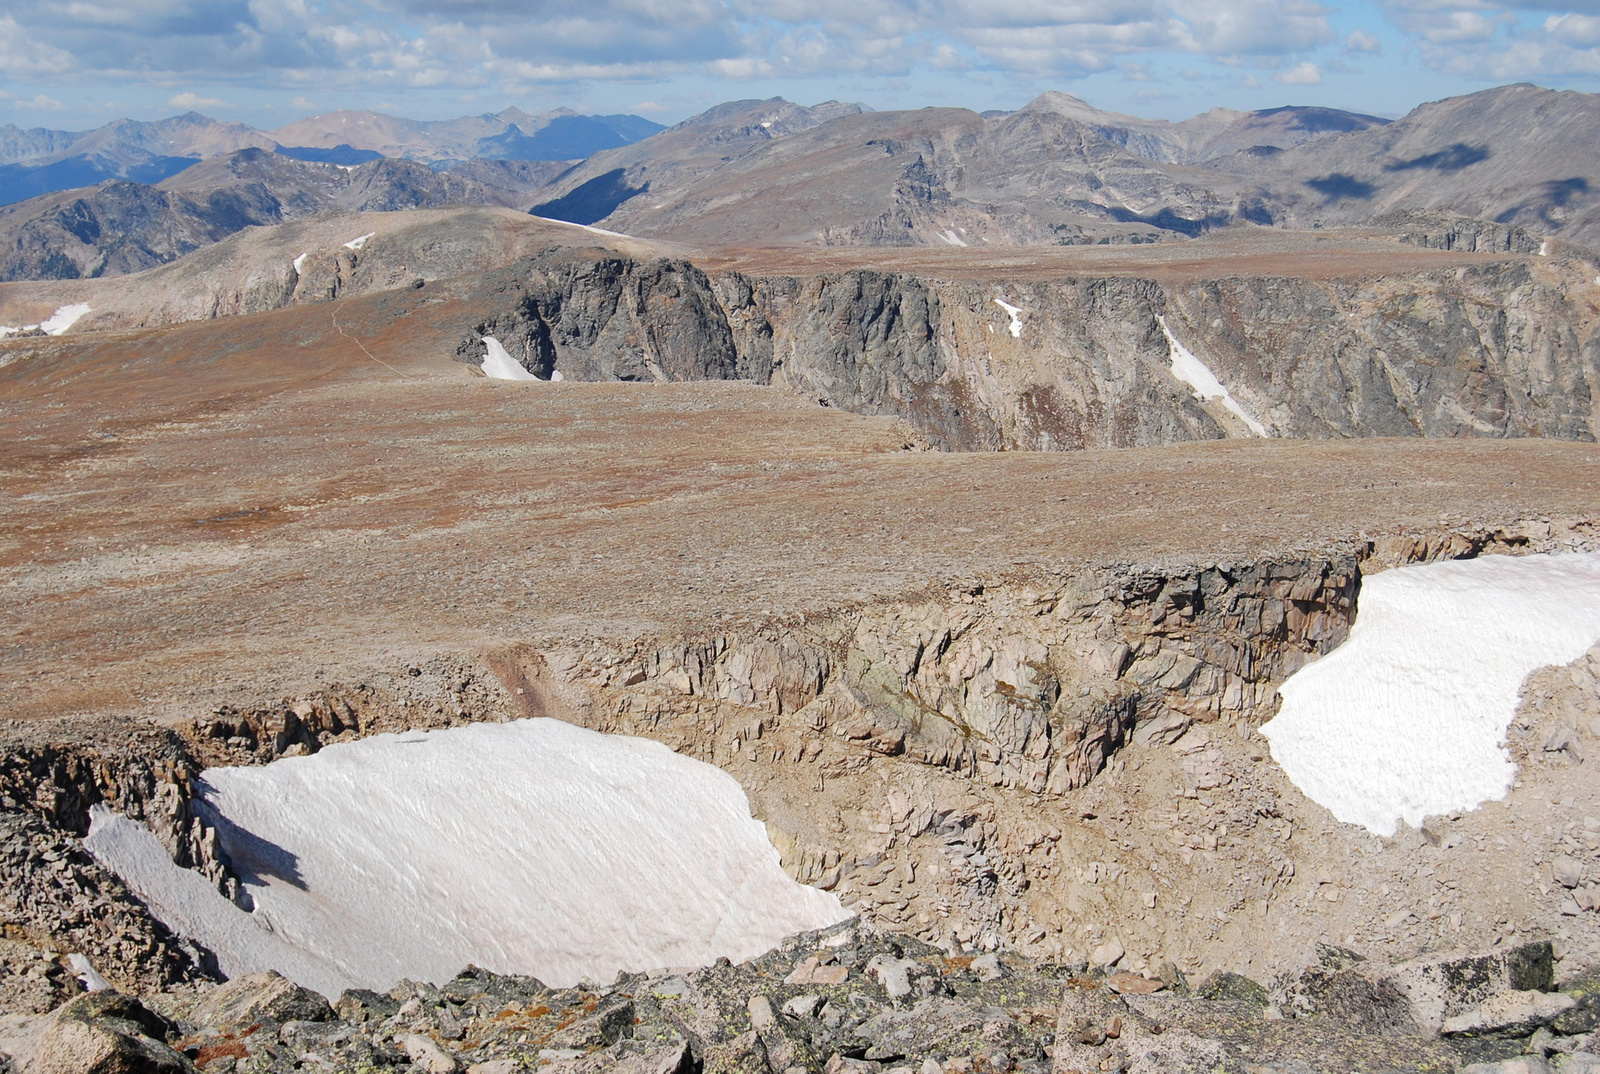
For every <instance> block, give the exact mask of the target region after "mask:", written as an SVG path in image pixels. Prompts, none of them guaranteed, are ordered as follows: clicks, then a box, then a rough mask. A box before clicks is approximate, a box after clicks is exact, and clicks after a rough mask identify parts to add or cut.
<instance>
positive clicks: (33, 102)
mask: <svg viewBox="0 0 1600 1074" xmlns="http://www.w3.org/2000/svg"><path fill="white" fill-rule="evenodd" d="M0 101H5V102H7V103H9V104H10V105H11V107H13V108H31V109H34V110H35V111H41V112H60V111H63V110H64V109H65V108H66V107H67V106H66V105H64V104H62V103H61V102H60V101H58V100H56V99H55V98H54V97H47V96H45V95H44V94H42V93H40V94H38V95H36V96H34V97H19V96H18V95H17V94H15V93H9V92H7V91H6V90H0Z"/></svg>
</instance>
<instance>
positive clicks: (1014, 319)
mask: <svg viewBox="0 0 1600 1074" xmlns="http://www.w3.org/2000/svg"><path fill="white" fill-rule="evenodd" d="M994 304H995V305H996V306H999V307H1000V308H1001V309H1003V310H1005V311H1006V316H1007V317H1010V318H1011V324H1010V325H1009V326H1008V327H1007V331H1009V332H1010V333H1011V338H1012V339H1021V338H1022V307H1021V306H1013V305H1012V304H1011V303H1009V302H1007V301H1006V300H1005V299H1003V298H997V299H995V300H994Z"/></svg>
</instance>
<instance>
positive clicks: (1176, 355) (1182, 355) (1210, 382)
mask: <svg viewBox="0 0 1600 1074" xmlns="http://www.w3.org/2000/svg"><path fill="white" fill-rule="evenodd" d="M1156 322H1157V323H1158V324H1160V325H1161V331H1162V333H1163V334H1164V335H1165V336H1166V337H1167V349H1168V354H1169V359H1170V361H1171V362H1172V375H1173V376H1175V377H1177V378H1178V379H1179V380H1181V381H1183V382H1184V383H1185V384H1187V385H1188V386H1189V387H1190V389H1191V390H1193V392H1194V394H1195V398H1197V399H1200V400H1202V401H1203V402H1208V403H1215V402H1221V403H1222V405H1223V407H1224V408H1225V409H1226V410H1227V411H1228V412H1229V413H1231V414H1233V415H1235V416H1236V417H1238V418H1239V420H1241V421H1243V422H1244V423H1245V424H1246V425H1248V426H1249V427H1250V431H1251V432H1252V433H1255V434H1256V435H1257V436H1263V437H1264V436H1270V435H1271V434H1270V433H1268V432H1267V430H1266V427H1265V426H1264V425H1262V424H1261V423H1260V422H1259V421H1257V420H1256V419H1255V418H1253V417H1251V416H1250V414H1249V413H1247V412H1246V411H1245V409H1244V407H1242V406H1240V405H1239V401H1238V400H1237V399H1235V398H1234V397H1233V393H1231V392H1229V391H1228V389H1227V388H1226V387H1225V386H1224V385H1223V383H1222V381H1220V380H1218V379H1217V375H1216V374H1215V373H1213V372H1211V367H1210V366H1208V365H1206V364H1205V363H1204V362H1202V361H1201V360H1200V359H1198V358H1196V357H1195V356H1194V353H1193V352H1191V351H1190V350H1189V348H1188V347H1185V346H1184V345H1183V344H1182V343H1179V342H1178V337H1176V336H1174V335H1173V334H1172V329H1170V328H1168V327H1167V319H1166V318H1165V317H1157V318H1156Z"/></svg>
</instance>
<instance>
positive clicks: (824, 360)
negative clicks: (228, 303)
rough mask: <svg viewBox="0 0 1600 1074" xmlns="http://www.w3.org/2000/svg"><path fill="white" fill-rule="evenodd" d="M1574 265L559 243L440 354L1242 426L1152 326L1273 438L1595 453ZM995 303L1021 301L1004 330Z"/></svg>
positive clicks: (1122, 430)
mask: <svg viewBox="0 0 1600 1074" xmlns="http://www.w3.org/2000/svg"><path fill="white" fill-rule="evenodd" d="M1582 271H1583V269H1582V268H1581V267H1579V266H1577V265H1572V266H1570V267H1566V268H1561V269H1560V270H1559V272H1558V275H1557V276H1556V277H1552V276H1551V275H1550V273H1548V272H1544V271H1540V272H1535V271H1534V270H1533V269H1532V268H1531V267H1530V266H1528V265H1527V264H1525V263H1519V262H1496V263H1492V264H1485V265H1483V266H1480V267H1474V268H1471V269H1466V270H1462V271H1454V270H1452V271H1449V272H1442V271H1441V272H1430V273H1421V274H1417V275H1403V276H1396V277H1381V278H1377V279H1356V280H1349V279H1336V280H1307V279H1303V278H1288V277H1271V276H1228V277H1225V278H1220V279H1217V280H1213V281H1205V282H1196V283H1188V284H1166V285H1164V284H1160V283H1157V282H1155V281H1152V280H1140V279H1131V278H1126V277H1120V276H1113V277H1105V278H1089V279H1081V278H1080V279H1065V280H1060V281H1056V282H1052V283H1049V284H1041V283H1035V284H1021V285H1017V284H1013V285H996V286H990V287H985V286H980V285H976V284H971V283H963V282H955V281H945V280H934V279H929V278H925V277H920V276H909V275H904V274H896V273H881V272H869V271H853V272H844V273H839V274H822V275H816V276H810V277H787V276H781V277H762V278H752V277H748V276H745V275H742V274H740V273H736V272H729V273H726V274H723V275H718V276H708V275H707V274H706V273H704V272H703V271H701V270H700V269H699V268H697V267H695V266H694V265H692V264H690V263H688V262H684V261H671V260H659V261H651V262H643V263H641V262H637V261H633V260H631V259H628V258H623V257H618V256H615V255H608V254H603V253H600V252H595V251H582V250H556V251H551V252H549V253H547V254H545V255H542V256H540V257H537V258H534V259H532V260H530V261H528V262H524V263H522V264H519V265H517V266H513V267H512V268H511V269H508V270H505V272H503V273H501V274H499V277H500V279H502V280H503V283H502V284H501V285H500V286H501V289H502V290H504V292H505V293H507V294H508V295H509V296H511V297H510V299H509V301H507V302H506V303H505V304H504V305H502V306H501V307H500V308H498V309H490V310H485V311H484V317H483V320H481V321H480V322H479V323H477V324H476V325H474V326H473V329H472V331H471V332H470V333H469V334H468V335H467V336H466V337H465V338H464V339H463V341H462V343H461V345H460V347H459V348H458V354H459V355H460V356H461V357H463V358H464V359H466V360H469V361H471V360H477V359H480V358H481V356H482V354H483V353H484V352H483V344H482V343H481V342H480V341H479V336H480V335H483V334H493V335H495V336H497V338H499V339H500V340H501V342H502V343H504V344H505V345H506V346H507V348H508V350H509V351H510V352H511V354H512V355H513V356H514V357H516V358H517V359H518V360H519V361H521V362H522V363H523V364H524V365H525V366H526V367H527V368H528V369H530V370H531V371H533V372H534V373H535V374H536V375H538V376H541V377H546V378H547V377H549V376H550V375H551V374H552V372H554V371H558V370H559V371H560V372H561V374H562V376H563V377H565V378H566V379H569V380H697V379H727V378H732V379H744V380H754V381H756V382H758V383H771V384H774V385H779V386H783V387H787V388H790V389H793V390H798V391H802V392H805V393H807V394H812V395H815V396H816V398H817V399H818V401H819V402H823V403H825V404H827V405H830V406H837V407H841V408H844V409H848V410H852V411H856V412H858V413H865V414H878V415H892V416H895V417H899V418H903V419H905V420H906V421H907V422H908V423H909V424H911V425H912V426H913V427H914V428H915V429H916V430H917V431H918V433H920V434H921V435H922V436H923V437H924V438H926V440H927V441H928V442H929V443H930V444H932V445H935V446H939V447H944V448H953V449H958V450H984V449H990V450H992V449H1002V450H1004V449H1046V450H1050V449H1054V450H1062V449H1074V448H1093V447H1133V446H1150V445H1157V444H1165V443H1174V442H1180V441H1186V440H1200V439H1220V438H1222V437H1225V436H1238V435H1249V430H1248V429H1247V428H1245V426H1244V425H1243V424H1242V423H1241V422H1240V421H1239V419H1238V418H1237V417H1236V416H1234V415H1232V414H1231V413H1229V412H1228V410H1227V409H1226V408H1224V407H1222V406H1220V405H1218V404H1217V403H1216V402H1214V401H1207V400H1202V399H1199V398H1197V397H1196V395H1195V393H1194V392H1193V391H1192V390H1191V389H1190V388H1189V386H1188V385H1187V384H1186V383H1184V382H1183V381H1180V380H1179V379H1178V378H1177V377H1176V376H1175V375H1174V373H1173V371H1172V368H1171V365H1170V349H1171V348H1170V344H1169V342H1168V339H1167V337H1166V334H1165V333H1164V331H1163V328H1162V325H1163V324H1165V325H1166V326H1167V328H1168V329H1169V330H1170V331H1171V333H1172V334H1173V336H1174V338H1176V339H1177V340H1178V341H1179V342H1180V343H1182V344H1183V345H1184V346H1185V347H1187V348H1188V349H1189V350H1190V351H1192V352H1193V353H1194V354H1195V355H1196V356H1197V357H1198V358H1199V359H1200V360H1201V361H1202V362H1204V363H1206V364H1207V365H1208V366H1209V367H1210V368H1211V370H1212V371H1213V372H1214V374H1215V375H1216V376H1217V378H1218V379H1219V380H1220V381H1221V382H1222V383H1223V384H1224V385H1225V386H1227V388H1228V389H1229V391H1230V392H1231V393H1232V395H1233V396H1234V397H1235V398H1236V400H1237V401H1238V403H1239V405H1240V406H1242V407H1243V408H1244V409H1245V411H1246V412H1248V413H1251V414H1253V415H1254V417H1255V418H1256V419H1258V420H1259V422H1260V424H1262V425H1263V426H1265V427H1266V428H1267V429H1268V431H1269V432H1270V433H1272V434H1273V435H1276V436H1287V437H1294V438H1324V437H1351V436H1358V437H1359V436H1497V437H1507V436H1546V437H1556V438H1562V439H1578V440H1592V439H1594V437H1595V435H1596V428H1595V424H1596V420H1597V419H1596V418H1595V412H1594V408H1593V406H1592V400H1593V399H1594V398H1595V397H1596V396H1597V394H1600V339H1597V338H1596V337H1593V336H1592V335H1591V334H1590V332H1589V329H1588V328H1587V322H1586V320H1585V317H1584V315H1583V313H1582V311H1581V310H1580V309H1579V308H1578V306H1577V305H1575V304H1574V301H1573V300H1572V299H1571V298H1570V297H1569V292H1570V291H1573V290H1577V289H1578V274H1579V273H1580V272H1582ZM1568 276H1571V277H1572V278H1571V279H1570V280H1569V279H1567V277H1568ZM1588 282H1589V281H1587V279H1585V280H1584V283H1588ZM1007 295H1009V298H1007V297H1002V296H1007ZM1000 302H1005V303H1007V304H1010V305H1013V306H1014V307H1015V308H1018V309H1019V310H1020V312H1019V313H1018V314H1017V321H1016V322H1015V323H1009V322H1008V318H1009V316H1010V315H1009V314H1008V313H1006V312H1005V307H1004V306H1001V305H999V303H1000Z"/></svg>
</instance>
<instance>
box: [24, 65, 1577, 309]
mask: <svg viewBox="0 0 1600 1074" xmlns="http://www.w3.org/2000/svg"><path fill="white" fill-rule="evenodd" d="M652 131H654V133H652ZM1597 143H1600V96H1596V95H1593V94H1584V93H1576V92H1571V91H1563V92H1555V91H1551V90H1546V89H1541V88H1539V87H1536V86H1531V85H1513V86H1504V87H1499V88H1496V89H1491V90H1485V91H1482V92H1480V93H1474V94H1469V95H1466V96H1462V97H1456V98H1451V99H1448V100H1444V101H1439V102H1434V103H1430V104H1425V105H1422V106H1420V107H1418V108H1416V109H1414V110H1413V111H1412V112H1411V113H1409V114H1407V115H1406V116H1404V117H1402V118H1400V119H1398V120H1394V121H1392V122H1391V121H1388V120H1385V119H1383V118H1380V117H1376V116H1370V115H1362V114H1359V113H1353V112H1344V111H1338V110H1335V109H1328V108H1309V107H1283V108H1274V109H1267V110H1263V111H1258V112H1234V111H1229V110H1225V109H1213V110H1211V111H1208V112H1205V113H1202V114H1201V115H1198V116H1195V117H1193V118H1191V119H1188V120H1184V121H1182V122H1177V123H1174V122H1168V121H1164V120H1147V119H1141V118H1139V117H1135V116H1127V115H1121V114H1117V113H1112V112H1105V111H1100V110H1098V109H1095V108H1093V107H1091V106H1090V105H1088V104H1087V103H1085V102H1084V101H1082V100H1079V99H1078V98H1075V97H1072V96H1069V95H1067V94H1063V93H1055V92H1051V93H1046V94H1044V95H1042V96H1040V97H1039V98H1037V99H1036V100H1034V101H1032V102H1030V103H1029V104H1027V105H1026V106H1025V107H1023V108H1021V109H1018V110H1016V111H1013V112H985V113H981V114H980V113H977V112H973V111H969V110H965V109H955V108H925V109H920V110H915V111H896V112H874V111H871V110H870V109H867V108H865V107H864V106H862V105H859V104H850V103H842V102H838V101H829V102H825V103H823V104H820V105H816V106H814V107H804V106H801V105H796V104H793V103H791V102H789V101H786V100H783V99H782V98H772V99H770V100H760V101H757V100H750V101H733V102H728V103H725V104H721V105H718V106H716V107H714V108H712V109H709V110H708V111H706V112H703V113H701V114H700V115H697V116H694V117H692V118H690V119H688V120H685V121H684V122H682V123H679V124H677V125H676V126H673V127H670V128H660V127H658V125H655V124H651V123H650V122H649V121H647V120H642V119H639V117H636V116H580V115H577V114H576V113H573V112H570V111H565V110H564V111H560V112H552V113H544V114H543V115H540V116H530V115H528V114H527V113H524V112H521V111H519V110H517V109H510V108H508V109H506V110H504V111H502V112H500V113H497V114H494V115H484V116H476V117H465V118H462V119H457V120H449V121H437V122H434V121H417V120H409V119H402V118H398V117H394V116H386V115H382V114H379V113H375V112H333V113H329V114H327V115H323V116H316V117H312V118H310V119H306V120H301V121H299V122H297V123H293V124H290V125H288V126H286V127H282V128H279V129H277V130H275V131H270V132H262V131H256V130H253V129H252V128H249V127H245V126H242V125H239V124H223V123H218V122H216V121H213V120H210V119H207V118H206V117H203V116H198V115H194V114H191V115H188V116H180V117H176V118H174V119H170V120H163V121H161V122H159V123H153V124H139V123H133V122H131V121H122V122H120V123H116V124H111V125H109V126H107V127H105V128H101V129H100V130H98V131H94V132H89V133H87V134H75V133H74V132H63V131H29V132H22V131H17V130H16V129H15V128H9V127H8V128H4V129H0V160H5V161H7V163H5V164H3V165H0V180H3V179H5V170H6V169H23V170H25V171H27V172H28V174H29V175H32V176H35V177H37V178H36V179H35V180H34V181H38V182H43V181H44V180H45V177H47V175H55V176H57V177H58V178H63V179H65V178H68V177H71V176H73V175H79V176H80V177H81V176H83V175H88V173H89V172H92V171H94V169H97V168H98V169H100V170H101V171H104V172H115V171H116V170H117V169H121V174H120V175H118V177H117V178H116V179H115V180H114V181H111V182H105V183H102V184H101V185H99V186H96V187H93V188H92V189H87V190H84V189H78V190H66V191H50V192H48V193H45V194H43V195H41V196H36V197H33V198H29V199H26V200H23V201H20V202H16V203H14V204H11V205H8V206H5V207H3V208H0V279H45V278H73V277H80V276H97V275H107V274H117V273H122V272H130V271H137V270H139V269H142V268H147V267H150V266H152V265H155V264H160V263H163V262H165V261H170V260H172V259H174V258H176V257H179V256H182V255H183V254H184V253H186V252H188V251H189V250H192V249H195V248H198V247H199V246H201V245H205V244H206V243H208V242H214V241H217V240H218V239H220V238H222V237H224V236H226V235H228V234H232V233H233V232H235V231H237V230H239V229H240V228H243V227H248V226H252V225H271V224H277V223H282V222H285V221H288V220H294V219H300V218H303V217H305V216H308V215H314V214H316V213H321V212H329V211H351V210H355V211H384V210H393V209H418V208H433V207H440V206H446V205H452V204H464V203H465V204H479V205H495V206H503V207H509V208H516V209H521V210H527V211H531V212H533V213H534V214H535V215H539V216H544V217H548V218H552V219H557V220H563V221H567V222H571V223H578V224H584V225H599V226H601V227H603V228H605V229H606V230H610V231H617V232H623V233H626V234H630V235H637V236H640V237H644V238H650V239H655V240H661V241H668V242H673V243H677V244H680V245H683V246H687V247H698V248H715V247H753V246H783V245H795V244H800V245H821V246H856V245H875V246H919V245H920V246H950V247H960V246H969V245H982V244H988V245H1078V244H1096V243H1112V244H1143V243H1152V242H1172V241H1181V240H1184V239H1187V238H1193V237H1195V236H1198V235H1200V234H1203V233H1205V232H1208V231H1213V230H1216V229H1219V228H1227V227H1236V226H1243V225H1256V226H1271V227H1290V228H1309V229H1316V228H1324V227H1350V226H1360V227H1364V228H1369V229H1377V230H1380V231H1385V232H1388V233H1392V234H1397V235H1401V236H1403V237H1406V239H1407V241H1413V242H1418V243H1420V244H1422V245H1431V246H1442V247H1445V248H1461V247H1464V248H1467V249H1487V248H1494V249H1502V250H1505V249H1513V248H1515V249H1524V248H1527V249H1538V248H1539V246H1540V243H1542V242H1543V241H1545V240H1546V239H1550V238H1559V239H1563V240H1567V241H1570V242H1575V243H1579V244H1585V245H1589V244H1600V200H1597V194H1600V156H1597V155H1596V154H1595V153H1594V151H1593V147H1594V146H1595V145H1596V144H1597ZM541 156H545V157H551V158H554V159H551V160H544V159H541ZM197 158H203V159H198V160H197ZM180 163H181V164H182V165H183V167H182V169H181V170H178V164H180ZM52 169H53V170H52ZM74 169H78V171H74Z"/></svg>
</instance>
